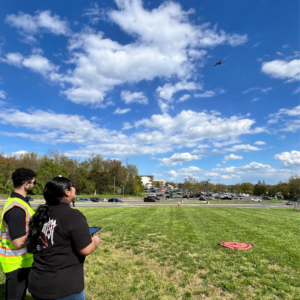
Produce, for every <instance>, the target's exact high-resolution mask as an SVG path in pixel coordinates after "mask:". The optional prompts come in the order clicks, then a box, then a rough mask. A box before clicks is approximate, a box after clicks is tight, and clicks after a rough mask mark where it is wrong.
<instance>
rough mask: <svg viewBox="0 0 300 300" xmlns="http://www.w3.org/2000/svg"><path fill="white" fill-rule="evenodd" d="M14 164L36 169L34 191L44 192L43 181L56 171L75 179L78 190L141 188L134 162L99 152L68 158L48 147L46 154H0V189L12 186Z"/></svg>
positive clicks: (127, 191)
mask: <svg viewBox="0 0 300 300" xmlns="http://www.w3.org/2000/svg"><path fill="white" fill-rule="evenodd" d="M17 168H29V169H32V170H34V171H35V172H36V173H37V178H36V179H37V184H36V186H35V188H34V190H33V194H34V195H41V194H43V189H44V186H45V184H46V182H47V181H48V180H49V179H51V178H53V177H55V176H58V175H62V176H64V177H67V178H69V179H70V180H71V181H72V182H74V183H75V187H76V193H77V194H90V195H91V194H94V193H96V194H104V193H107V194H113V193H114V186H115V190H116V194H121V193H122V187H123V186H124V187H125V194H132V195H135V194H136V192H137V191H136V189H137V187H138V186H140V191H139V192H140V193H141V192H143V191H144V188H143V185H142V181H141V179H140V177H139V176H138V175H139V172H138V168H137V167H136V166H135V165H132V164H129V163H128V162H125V165H123V163H122V161H120V160H115V159H104V158H103V157H102V156H101V155H93V156H90V157H89V158H88V159H86V160H83V161H82V160H81V161H80V160H78V159H74V158H69V157H67V156H66V155H64V154H63V153H60V152H59V151H57V150H49V152H48V154H47V155H43V156H39V155H38V154H36V153H25V154H22V155H19V156H15V155H11V156H7V155H4V154H0V193H3V194H9V193H10V192H11V191H12V190H13V183H12V180H11V174H12V172H13V171H14V170H15V169H17Z"/></svg>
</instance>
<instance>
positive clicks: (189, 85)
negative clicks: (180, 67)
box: [156, 81, 202, 101]
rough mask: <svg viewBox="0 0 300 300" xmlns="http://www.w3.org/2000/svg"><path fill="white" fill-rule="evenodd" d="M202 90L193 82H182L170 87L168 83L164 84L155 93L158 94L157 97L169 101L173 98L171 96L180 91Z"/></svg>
mask: <svg viewBox="0 0 300 300" xmlns="http://www.w3.org/2000/svg"><path fill="white" fill-rule="evenodd" d="M197 89H199V90H202V86H201V85H199V84H196V83H195V82H187V81H182V82H177V83H176V84H175V85H172V84H170V83H166V84H165V85H164V86H163V87H161V86H160V87H158V88H157V89H156V92H157V93H158V95H159V97H160V98H162V99H164V100H167V101H170V100H171V99H172V97H173V94H175V93H177V92H179V91H181V90H187V91H191V90H197Z"/></svg>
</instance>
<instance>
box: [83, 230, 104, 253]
mask: <svg viewBox="0 0 300 300" xmlns="http://www.w3.org/2000/svg"><path fill="white" fill-rule="evenodd" d="M100 242H101V241H100V238H99V237H98V236H97V235H95V236H93V237H92V242H91V243H90V244H89V245H88V246H87V247H85V248H83V249H80V250H78V253H79V254H80V255H82V256H88V255H90V254H91V253H93V252H94V250H95V249H96V248H97V247H98V246H99V245H100Z"/></svg>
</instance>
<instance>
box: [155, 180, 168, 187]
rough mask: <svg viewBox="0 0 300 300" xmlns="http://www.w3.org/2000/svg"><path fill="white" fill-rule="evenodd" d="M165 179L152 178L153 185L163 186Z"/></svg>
mask: <svg viewBox="0 0 300 300" xmlns="http://www.w3.org/2000/svg"><path fill="white" fill-rule="evenodd" d="M165 185H166V181H165V180H162V179H155V180H154V179H153V187H158V188H164V187H165Z"/></svg>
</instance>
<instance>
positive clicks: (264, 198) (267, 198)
mask: <svg viewBox="0 0 300 300" xmlns="http://www.w3.org/2000/svg"><path fill="white" fill-rule="evenodd" d="M262 199H263V200H272V198H271V197H266V196H265V197H262Z"/></svg>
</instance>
